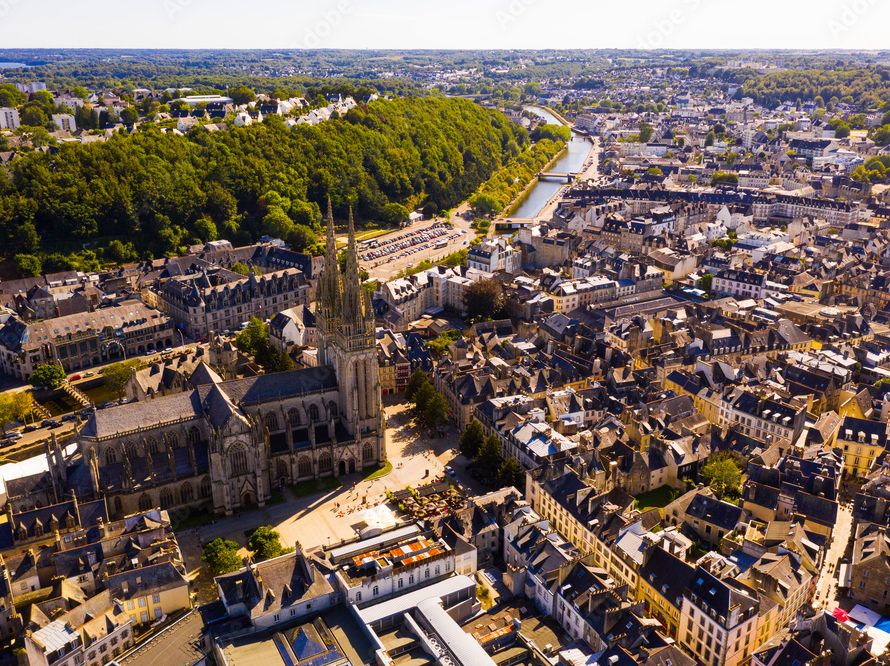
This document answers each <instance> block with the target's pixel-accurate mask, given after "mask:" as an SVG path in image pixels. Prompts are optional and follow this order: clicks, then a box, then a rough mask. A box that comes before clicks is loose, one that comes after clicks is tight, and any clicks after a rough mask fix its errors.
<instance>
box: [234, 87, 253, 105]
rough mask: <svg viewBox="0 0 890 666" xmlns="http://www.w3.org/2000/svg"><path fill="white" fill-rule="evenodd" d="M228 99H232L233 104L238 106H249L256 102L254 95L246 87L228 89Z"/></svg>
mask: <svg viewBox="0 0 890 666" xmlns="http://www.w3.org/2000/svg"><path fill="white" fill-rule="evenodd" d="M229 97H231V98H232V101H233V102H234V103H235V104H237V105H239V106H240V105H241V104H250V103H251V102H253V101H254V100H256V93H255V92H254V91H253V89H252V88H248V87H247V86H236V87H234V88H230V89H229Z"/></svg>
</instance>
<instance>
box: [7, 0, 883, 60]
mask: <svg viewBox="0 0 890 666" xmlns="http://www.w3.org/2000/svg"><path fill="white" fill-rule="evenodd" d="M887 26H890V1H888V0H806V1H802V0H741V1H739V0H444V1H443V0H439V1H435V2H434V1H431V0H312V1H310V0H252V1H250V0H138V2H130V3H99V4H95V3H94V4H92V5H90V8H89V9H88V10H87V11H82V8H81V9H78V6H77V5H73V4H72V3H71V2H70V0H0V27H2V35H3V40H2V42H0V47H8V48H27V47H32V48H35V47H46V48H75V47H108V48H233V49H237V48H270V49H299V48H359V49H360V48H391V49H416V48H436V49H440V48H448V49H462V48H473V49H502V48H504V49H514V48H523V49H540V48H647V49H653V48H680V49H688V48H728V49H734V48H758V49H769V48H790V49H825V48H837V49H890V30H888V29H887Z"/></svg>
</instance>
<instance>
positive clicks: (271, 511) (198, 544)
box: [177, 402, 458, 600]
mask: <svg viewBox="0 0 890 666" xmlns="http://www.w3.org/2000/svg"><path fill="white" fill-rule="evenodd" d="M384 417H385V423H386V437H385V441H386V453H387V458H388V460H389V463H390V464H391V466H392V469H391V470H390V471H389V472H388V473H386V474H385V475H382V476H381V475H380V473H373V472H367V471H366V472H365V474H362V473H356V474H349V475H346V476H343V477H339V479H338V481H339V482H340V483H339V485H337V484H336V482H335V481H332V480H324V481H322V482H321V483H319V484H318V486H317V487H318V488H321V490H320V492H317V493H313V494H306V495H303V492H305V491H306V490H307V489H306V488H305V486H301V487H299V488H284V489H282V490H281V491H280V493H281V494H280V497H279V498H280V501H279V502H278V503H275V504H271V505H268V506H265V507H261V508H257V509H253V510H250V511H244V512H241V513H238V514H235V515H233V516H228V517H219V518H217V519H215V520H214V521H212V522H210V523H206V524H203V525H200V526H196V527H186V528H184V529H182V530H180V531H177V538H178V540H179V544H180V547H181V549H182V554H183V557H184V558H185V563H186V566H187V567H188V571H189V578H190V579H191V580H196V581H197V591H198V598H199V600H205V599H211V598H212V597H213V596H214V593H213V590H212V580H211V578H210V576H209V573H208V572H207V570H206V568H204V567H202V562H201V548H202V544H205V543H207V542H209V541H212V540H213V539H215V538H217V537H223V538H226V539H231V540H233V541H237V542H238V543H239V544H241V545H242V546H243V545H244V544H245V543H246V541H247V535H248V534H250V532H251V531H252V530H254V529H255V528H256V527H258V526H260V525H271V526H272V527H273V528H274V529H276V530H277V531H278V532H279V534H280V535H281V542H282V544H283V545H285V546H292V545H294V544H295V543H296V542H299V543H300V545H301V546H302V547H303V548H304V549H309V548H314V547H318V546H328V545H329V544H333V543H336V542H338V541H341V540H343V539H347V538H351V537H354V536H355V535H356V533H357V531H358V530H359V529H361V528H362V527H364V525H365V523H364V512H365V511H367V510H369V509H373V508H374V507H377V506H379V505H381V504H386V503H387V499H386V495H387V492H390V493H396V492H398V491H400V490H404V489H405V488H406V487H408V486H418V485H422V484H424V483H427V482H429V481H432V480H433V479H435V478H437V477H441V476H442V475H443V474H444V472H445V466H446V465H449V464H450V463H451V462H452V460H453V459H454V458H455V456H457V454H458V451H457V439H458V433H457V431H456V430H455V429H454V428H453V427H451V428H449V429H448V430H447V431H446V433H445V434H444V436H442V437H437V438H433V437H430V436H429V435H428V434H427V433H426V432H424V431H423V430H421V429H420V428H418V427H417V426H416V425H415V424H414V421H413V418H412V416H411V411H410V406H409V405H408V404H407V403H403V402H387V403H386V404H385V406H384ZM384 471H385V469H384ZM294 490H297V492H296V493H295V492H294ZM309 490H310V491H311V488H310V489H309ZM393 508H394V509H395V507H393ZM396 513H397V514H398V512H397V511H396ZM400 519H404V518H401V517H400ZM241 554H242V555H243V556H247V555H248V551H247V549H246V548H242V550H241Z"/></svg>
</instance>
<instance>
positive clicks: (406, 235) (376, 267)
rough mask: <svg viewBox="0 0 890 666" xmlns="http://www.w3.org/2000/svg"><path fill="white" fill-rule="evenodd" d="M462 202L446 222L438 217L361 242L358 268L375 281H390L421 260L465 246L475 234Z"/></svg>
mask: <svg viewBox="0 0 890 666" xmlns="http://www.w3.org/2000/svg"><path fill="white" fill-rule="evenodd" d="M466 209H467V206H466V205H463V206H461V207H460V208H458V209H456V210H455V211H454V212H453V213H452V215H451V219H450V222H448V223H446V222H445V220H444V219H441V218H438V219H435V220H430V221H427V222H419V223H417V224H414V225H412V226H411V227H408V228H406V229H400V230H398V231H393V232H392V233H390V234H386V235H383V236H378V237H377V238H374V239H370V240H368V241H364V242H362V243H361V244H360V247H359V260H360V261H361V265H362V268H364V269H365V270H367V271H368V273H369V275H370V277H371V278H372V279H375V280H391V279H392V278H394V277H395V276H396V275H398V274H399V273H401V272H402V271H404V270H405V269H408V268H412V267H413V266H415V265H417V264H419V263H420V262H422V261H427V260H429V261H433V262H435V261H436V260H439V259H441V258H443V257H445V256H447V255H449V254H452V253H454V252H457V251H458V250H462V249H466V248H467V247H469V245H470V241H471V240H473V238H474V237H475V234H474V232H473V231H472V229H471V228H470V222H469V221H468V220H466V219H465V218H464V217H462V213H463V212H465V211H466Z"/></svg>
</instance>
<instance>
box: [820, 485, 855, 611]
mask: <svg viewBox="0 0 890 666" xmlns="http://www.w3.org/2000/svg"><path fill="white" fill-rule="evenodd" d="M852 529H853V503H852V500H851V499H849V498H847V497H843V498H841V499H840V500H839V503H838V512H837V523H835V526H834V530H833V531H832V533H831V545H830V546H829V548H828V553H827V554H826V555H825V561H824V562H823V563H822V572H821V575H820V576H819V581H818V582H817V583H816V594H815V595H814V596H813V606H815V607H821V608H825V609H826V610H828V611H832V610H834V607H835V606H836V605H837V583H838V580H837V576H838V564H839V562H840V560H841V558H842V557H843V556H844V552H845V551H846V549H847V543H848V542H849V541H850V534H851V532H852Z"/></svg>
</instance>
